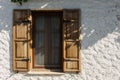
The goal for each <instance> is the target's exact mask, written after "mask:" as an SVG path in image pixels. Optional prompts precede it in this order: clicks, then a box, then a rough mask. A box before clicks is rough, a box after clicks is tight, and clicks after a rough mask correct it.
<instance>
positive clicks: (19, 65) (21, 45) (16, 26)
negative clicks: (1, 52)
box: [13, 10, 31, 71]
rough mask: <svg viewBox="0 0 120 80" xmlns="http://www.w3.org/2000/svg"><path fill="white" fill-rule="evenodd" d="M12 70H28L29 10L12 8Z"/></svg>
mask: <svg viewBox="0 0 120 80" xmlns="http://www.w3.org/2000/svg"><path fill="white" fill-rule="evenodd" d="M13 18H14V20H13V70H14V71H28V68H29V61H28V60H24V59H28V58H29V54H28V53H29V40H30V38H29V36H28V35H30V32H29V28H30V26H31V25H30V23H25V22H24V21H25V20H29V18H30V10H14V12H13Z"/></svg>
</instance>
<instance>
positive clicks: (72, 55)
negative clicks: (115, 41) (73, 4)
mask: <svg viewBox="0 0 120 80" xmlns="http://www.w3.org/2000/svg"><path fill="white" fill-rule="evenodd" d="M79 12H80V10H79V9H65V10H64V11H63V71H64V72H79V71H80V41H79V34H80V26H79V17H80V15H79Z"/></svg>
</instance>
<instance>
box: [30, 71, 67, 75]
mask: <svg viewBox="0 0 120 80" xmlns="http://www.w3.org/2000/svg"><path fill="white" fill-rule="evenodd" d="M28 74H29V75H63V74H65V73H63V72H61V71H57V70H55V71H54V70H53V71H50V70H31V71H29V72H28Z"/></svg>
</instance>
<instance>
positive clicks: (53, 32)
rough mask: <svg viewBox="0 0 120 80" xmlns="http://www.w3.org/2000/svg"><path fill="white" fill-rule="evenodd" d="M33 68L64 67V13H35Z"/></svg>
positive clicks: (33, 14) (33, 13)
mask: <svg viewBox="0 0 120 80" xmlns="http://www.w3.org/2000/svg"><path fill="white" fill-rule="evenodd" d="M32 16H33V68H45V69H60V68H61V67H62V13H61V12H53V11H52V12H49V11H48V12H38V11H33V12H32Z"/></svg>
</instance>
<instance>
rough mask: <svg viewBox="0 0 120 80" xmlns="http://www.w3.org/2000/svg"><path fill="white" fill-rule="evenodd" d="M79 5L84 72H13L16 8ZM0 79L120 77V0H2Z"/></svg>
mask: <svg viewBox="0 0 120 80" xmlns="http://www.w3.org/2000/svg"><path fill="white" fill-rule="evenodd" d="M28 8H29V9H41V8H43V9H46V8H50V9H51V8H52V9H54V8H57V9H58V8H80V9H81V10H82V37H83V40H82V72H81V73H79V74H65V75H61V76H53V75H52V76H42V75H34V76H33V75H26V74H25V73H24V74H20V73H18V74H15V73H13V72H12V11H13V9H28ZM0 80H120V0H29V2H27V3H25V4H23V6H18V5H16V4H14V3H11V2H10V0H0Z"/></svg>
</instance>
